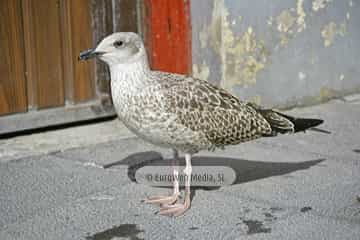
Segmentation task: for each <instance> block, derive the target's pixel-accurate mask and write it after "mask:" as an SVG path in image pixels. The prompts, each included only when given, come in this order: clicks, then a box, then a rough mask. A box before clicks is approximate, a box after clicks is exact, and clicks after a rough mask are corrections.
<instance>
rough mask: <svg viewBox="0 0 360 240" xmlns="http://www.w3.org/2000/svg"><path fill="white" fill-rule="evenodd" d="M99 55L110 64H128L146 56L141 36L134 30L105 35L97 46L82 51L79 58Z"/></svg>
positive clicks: (85, 58) (83, 58) (98, 56)
mask: <svg viewBox="0 0 360 240" xmlns="http://www.w3.org/2000/svg"><path fill="white" fill-rule="evenodd" d="M94 57H97V58H99V59H100V60H102V61H104V62H106V63H107V64H108V65H109V66H112V65H117V64H128V63H132V62H136V61H138V60H139V59H141V58H144V57H145V58H146V51H145V47H144V44H143V41H142V39H141V37H140V36H139V35H138V34H136V33H133V32H118V33H113V34H111V35H109V36H107V37H105V38H104V39H103V40H102V41H101V42H100V43H99V44H98V45H97V47H96V48H93V49H88V50H86V51H83V52H81V53H80V56H79V60H88V59H91V58H94Z"/></svg>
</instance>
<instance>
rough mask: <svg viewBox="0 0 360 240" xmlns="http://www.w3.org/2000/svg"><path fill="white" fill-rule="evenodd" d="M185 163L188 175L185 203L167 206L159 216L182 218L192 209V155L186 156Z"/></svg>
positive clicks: (162, 208)
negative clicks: (181, 216)
mask: <svg viewBox="0 0 360 240" xmlns="http://www.w3.org/2000/svg"><path fill="white" fill-rule="evenodd" d="M185 161H186V166H185V169H184V173H185V175H186V181H185V199H184V202H183V203H178V204H173V205H166V206H162V207H161V208H160V212H159V214H161V215H166V216H174V217H177V216H180V215H182V214H184V213H185V212H186V211H187V210H188V209H189V208H190V203H191V199H190V184H191V171H192V167H191V154H188V153H187V154H185Z"/></svg>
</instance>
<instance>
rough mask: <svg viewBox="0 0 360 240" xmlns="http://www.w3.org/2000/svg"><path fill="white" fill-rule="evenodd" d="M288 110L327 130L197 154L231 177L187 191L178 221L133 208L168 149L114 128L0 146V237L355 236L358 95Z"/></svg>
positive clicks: (358, 225)
mask: <svg viewBox="0 0 360 240" xmlns="http://www.w3.org/2000/svg"><path fill="white" fill-rule="evenodd" d="M288 113H291V114H293V115H295V116H304V117H319V118H322V119H324V120H325V124H323V125H322V126H321V128H324V129H326V130H329V131H331V134H322V133H318V132H312V131H308V132H307V133H306V134H303V133H299V134H297V135H286V136H280V137H277V138H265V139H260V140H257V141H254V142H250V143H245V144H241V145H238V146H231V147H228V148H226V150H224V151H222V150H218V151H216V152H201V153H199V154H198V155H197V156H196V157H194V160H193V164H194V165H195V166H197V165H213V166H227V167H231V168H232V169H233V170H234V171H235V172H236V179H235V181H234V183H233V184H232V185H231V186H224V187H221V188H201V187H200V188H197V189H196V190H195V191H194V192H193V199H192V208H191V209H190V211H188V212H187V213H186V214H185V215H184V216H181V217H178V218H168V217H163V216H159V215H157V214H156V212H157V210H158V207H156V206H153V205H146V204H144V203H142V202H141V201H140V200H141V199H144V198H145V197H146V196H148V195H153V194H156V193H158V194H159V193H163V194H166V193H169V192H170V191H171V190H170V189H166V188H155V187H151V186H148V185H146V184H138V183H136V181H135V179H134V176H135V173H136V171H138V170H139V169H141V168H143V167H145V166H157V165H161V164H164V163H167V162H168V161H167V160H166V159H169V158H171V151H169V150H167V149H165V150H164V149H160V148H158V147H154V146H152V145H150V144H147V143H144V142H143V141H141V140H139V139H137V138H134V137H132V135H131V134H130V133H128V132H126V130H124V129H123V127H121V126H119V125H118V123H117V122H111V123H103V124H99V125H95V126H83V127H81V128H79V129H80V130H76V129H66V130H59V131H57V132H56V133H54V132H49V133H41V134H37V135H33V136H23V137H17V138H15V139H5V140H0V152H1V157H0V181H1V185H0V239H1V240H7V239H9V240H10V239H26V240H31V239H34V240H35V239H36V240H39V239H88V240H89V239H90V240H91V239H94V240H100V239H101V240H108V239H133V240H137V239H354V240H355V239H360V202H359V201H358V200H357V196H358V195H359V194H360V121H359V120H360V97H359V96H351V97H348V98H346V99H342V100H333V101H331V102H329V103H326V104H323V105H319V106H314V107H309V108H302V109H293V110H291V111H289V112H288ZM99 128H100V129H103V131H99ZM94 129H95V131H96V133H94V134H92V130H94ZM61 131H62V132H61ZM77 131H78V132H77ZM117 131H118V132H122V134H119V135H121V136H119V135H116V132H117ZM70 132H71V133H70ZM60 136H62V137H60ZM71 136H74V137H71ZM67 137H68V138H71V139H72V140H71V139H70V142H71V141H73V142H72V144H66V143H65V141H66V140H67ZM75 138H76V139H78V140H77V141H75V140H74V139H75ZM83 138H86V140H82V139H83ZM31 139H32V143H31ZM40 139H42V140H40ZM46 139H47V140H51V141H50V142H51V143H49V142H47V141H46ZM57 140H58V141H57ZM38 141H41V142H42V144H44V143H45V146H43V147H42V146H41V145H39V144H37V143H38ZM79 142H80V143H79ZM46 143H47V145H46ZM103 166H108V167H107V168H103Z"/></svg>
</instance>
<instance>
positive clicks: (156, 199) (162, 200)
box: [144, 149, 180, 206]
mask: <svg viewBox="0 0 360 240" xmlns="http://www.w3.org/2000/svg"><path fill="white" fill-rule="evenodd" d="M173 151H174V158H173V160H172V167H173V175H174V182H173V194H172V195H170V196H152V197H148V198H147V199H146V200H144V202H145V203H151V204H160V205H166V206H167V205H171V204H174V203H175V202H176V201H177V200H178V198H179V195H180V190H179V181H178V176H179V170H178V159H179V154H178V152H177V151H176V150H175V149H173Z"/></svg>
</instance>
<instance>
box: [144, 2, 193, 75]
mask: <svg viewBox="0 0 360 240" xmlns="http://www.w3.org/2000/svg"><path fill="white" fill-rule="evenodd" d="M144 5H145V18H144V20H145V26H146V27H145V28H146V29H145V38H146V40H145V42H146V46H147V49H148V53H149V54H148V55H149V61H150V65H151V68H152V69H153V70H161V71H167V72H174V73H181V74H189V73H191V66H192V64H191V24H190V0H145V1H144Z"/></svg>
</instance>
